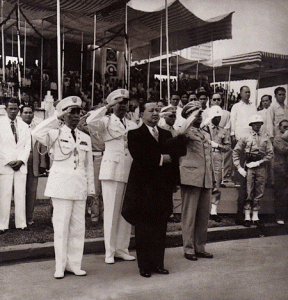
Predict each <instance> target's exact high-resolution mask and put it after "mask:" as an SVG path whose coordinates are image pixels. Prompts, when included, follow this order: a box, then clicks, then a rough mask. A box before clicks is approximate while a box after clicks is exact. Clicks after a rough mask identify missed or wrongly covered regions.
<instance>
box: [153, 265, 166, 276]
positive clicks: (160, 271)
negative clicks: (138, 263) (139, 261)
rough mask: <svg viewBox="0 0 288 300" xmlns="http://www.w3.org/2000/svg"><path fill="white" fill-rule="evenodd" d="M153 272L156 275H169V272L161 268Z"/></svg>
mask: <svg viewBox="0 0 288 300" xmlns="http://www.w3.org/2000/svg"><path fill="white" fill-rule="evenodd" d="M152 271H153V272H155V273H158V274H163V275H168V274H169V271H168V270H167V269H164V268H160V267H155V268H154V269H153V270H152Z"/></svg>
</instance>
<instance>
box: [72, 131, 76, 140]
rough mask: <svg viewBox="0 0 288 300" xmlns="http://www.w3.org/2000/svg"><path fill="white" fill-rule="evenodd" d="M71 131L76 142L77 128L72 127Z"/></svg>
mask: <svg viewBox="0 0 288 300" xmlns="http://www.w3.org/2000/svg"><path fill="white" fill-rule="evenodd" d="M71 133H72V136H73V138H74V141H75V142H76V134H75V130H74V129H72V130H71Z"/></svg>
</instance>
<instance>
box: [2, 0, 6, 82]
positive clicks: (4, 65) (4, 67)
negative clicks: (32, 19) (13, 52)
mask: <svg viewBox="0 0 288 300" xmlns="http://www.w3.org/2000/svg"><path fill="white" fill-rule="evenodd" d="M3 10H4V1H3V0H1V22H3V21H4V17H3ZM1 36H2V70H3V82H5V81H6V80H5V79H6V78H5V76H6V72H5V71H6V63H5V52H4V24H3V25H2V26H1Z"/></svg>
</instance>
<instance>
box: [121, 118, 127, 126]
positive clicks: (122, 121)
mask: <svg viewBox="0 0 288 300" xmlns="http://www.w3.org/2000/svg"><path fill="white" fill-rule="evenodd" d="M120 121H121V123H122V124H123V125H124V127H125V128H126V126H125V124H124V120H123V119H120Z"/></svg>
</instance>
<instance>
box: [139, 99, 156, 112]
mask: <svg viewBox="0 0 288 300" xmlns="http://www.w3.org/2000/svg"><path fill="white" fill-rule="evenodd" d="M157 102H158V101H157ZM157 102H155V101H150V102H143V103H140V105H139V113H143V112H144V111H145V108H146V104H149V103H155V104H157Z"/></svg>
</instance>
